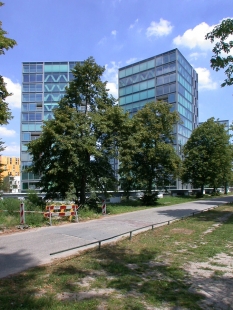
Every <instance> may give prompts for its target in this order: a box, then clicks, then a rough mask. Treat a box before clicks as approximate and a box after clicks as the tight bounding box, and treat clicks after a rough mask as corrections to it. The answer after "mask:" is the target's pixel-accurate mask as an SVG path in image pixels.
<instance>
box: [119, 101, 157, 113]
mask: <svg viewBox="0 0 233 310" xmlns="http://www.w3.org/2000/svg"><path fill="white" fill-rule="evenodd" d="M152 101H153V98H152V99H146V100H143V101H137V102H134V103H129V104H127V105H124V106H123V107H122V108H123V110H124V112H127V111H128V112H130V111H131V109H135V108H136V109H137V110H140V109H142V108H143V107H144V106H145V105H146V104H147V103H149V102H152Z"/></svg>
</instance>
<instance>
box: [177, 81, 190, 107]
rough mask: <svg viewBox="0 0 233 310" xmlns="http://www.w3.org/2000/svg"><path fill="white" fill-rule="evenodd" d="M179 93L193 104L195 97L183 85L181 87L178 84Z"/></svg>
mask: <svg viewBox="0 0 233 310" xmlns="http://www.w3.org/2000/svg"><path fill="white" fill-rule="evenodd" d="M178 92H179V93H180V94H181V95H182V96H183V97H185V99H187V100H188V101H189V102H190V103H192V102H193V97H192V95H191V94H190V93H189V92H188V91H187V90H186V89H185V88H184V86H183V85H181V84H180V83H178Z"/></svg>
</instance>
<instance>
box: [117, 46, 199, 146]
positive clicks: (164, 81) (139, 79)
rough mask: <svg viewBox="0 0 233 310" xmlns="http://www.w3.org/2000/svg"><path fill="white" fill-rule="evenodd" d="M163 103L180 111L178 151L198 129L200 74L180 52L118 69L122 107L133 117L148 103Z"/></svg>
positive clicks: (161, 55) (176, 139) (177, 126)
mask: <svg viewBox="0 0 233 310" xmlns="http://www.w3.org/2000/svg"><path fill="white" fill-rule="evenodd" d="M155 100H163V101H166V102H168V103H169V104H170V105H171V111H177V112H178V113H179V115H180V117H181V119H182V124H177V125H176V126H175V127H174V145H175V146H176V148H177V151H179V147H180V145H183V144H185V143H186V141H187V140H188V138H189V137H190V135H191V132H192V130H193V129H194V128H196V127H197V126H198V75H197V73H196V71H195V70H194V69H193V68H192V66H191V65H190V64H189V63H188V61H187V60H186V59H185V58H184V56H183V55H182V54H181V53H180V51H179V50H178V49H174V50H171V51H168V52H166V53H163V54H160V55H157V56H154V57H151V58H149V59H146V60H143V61H140V62H137V63H134V64H131V65H129V66H127V67H123V68H120V69H119V104H120V106H121V107H122V108H123V109H124V110H125V111H128V112H129V113H130V115H131V116H132V115H133V114H134V113H136V112H137V111H138V110H140V109H141V108H142V107H143V106H144V105H145V104H146V103H148V102H151V101H155Z"/></svg>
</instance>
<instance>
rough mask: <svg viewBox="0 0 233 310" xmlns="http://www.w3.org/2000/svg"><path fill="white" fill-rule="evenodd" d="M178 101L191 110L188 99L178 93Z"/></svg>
mask: <svg viewBox="0 0 233 310" xmlns="http://www.w3.org/2000/svg"><path fill="white" fill-rule="evenodd" d="M178 103H180V104H182V105H183V106H184V107H185V108H186V109H188V110H189V111H191V112H193V106H192V104H191V103H190V102H189V101H188V100H186V99H185V98H184V97H182V96H181V95H180V94H178Z"/></svg>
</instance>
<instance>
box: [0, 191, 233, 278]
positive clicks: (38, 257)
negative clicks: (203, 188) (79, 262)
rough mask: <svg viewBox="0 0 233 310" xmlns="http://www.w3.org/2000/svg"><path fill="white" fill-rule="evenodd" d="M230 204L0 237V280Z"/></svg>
mask: <svg viewBox="0 0 233 310" xmlns="http://www.w3.org/2000/svg"><path fill="white" fill-rule="evenodd" d="M230 201H233V196H228V197H220V198H215V199H211V200H199V201H193V202H188V203H182V204H178V205H173V206H167V207H160V208H150V209H147V210H142V211H136V212H130V213H125V214H120V215H112V216H111V215H106V216H105V217H103V218H101V219H98V220H92V221H87V222H81V223H71V224H67V225H62V226H52V227H42V228H37V229H31V230H27V231H23V232H19V233H14V234H11V235H2V236H1V235H0V278H1V277H5V276H8V275H10V274H14V273H17V272H20V271H23V270H25V269H28V268H30V267H34V266H37V265H41V264H45V263H50V262H52V261H53V260H54V259H56V258H60V257H65V256H69V255H71V254H74V253H77V252H78V250H77V249H76V250H72V251H67V252H63V253H60V254H56V255H50V254H51V253H54V252H58V251H62V250H65V249H69V248H73V247H78V246H80V245H85V244H87V243H91V242H94V241H98V240H103V239H106V238H109V237H113V236H116V235H119V234H122V233H125V232H129V231H131V230H134V229H138V228H140V227H144V226H147V225H152V224H155V223H161V222H165V221H169V220H173V219H175V218H181V217H182V216H187V215H189V214H191V213H193V212H197V211H201V210H204V209H207V208H210V207H213V206H217V205H221V204H223V203H226V202H230Z"/></svg>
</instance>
